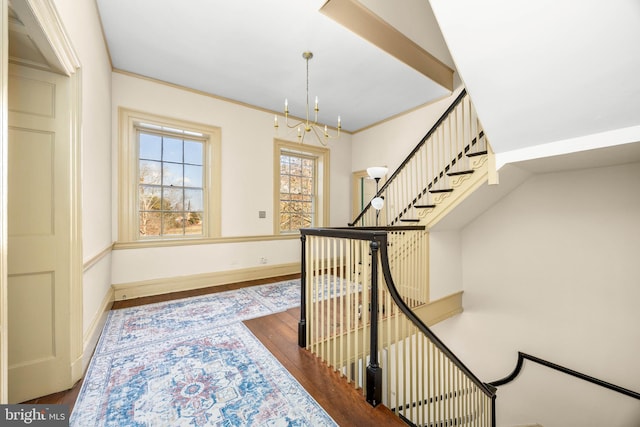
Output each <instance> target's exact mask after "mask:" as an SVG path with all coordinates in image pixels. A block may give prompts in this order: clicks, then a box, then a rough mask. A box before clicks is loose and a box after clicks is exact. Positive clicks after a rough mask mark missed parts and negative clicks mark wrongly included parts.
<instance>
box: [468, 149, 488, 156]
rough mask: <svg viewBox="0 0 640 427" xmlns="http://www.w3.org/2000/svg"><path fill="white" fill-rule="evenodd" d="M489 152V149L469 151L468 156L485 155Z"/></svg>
mask: <svg viewBox="0 0 640 427" xmlns="http://www.w3.org/2000/svg"><path fill="white" fill-rule="evenodd" d="M485 154H487V151H486V150H485V151H476V152H475V153H467V157H476V156H484V155H485Z"/></svg>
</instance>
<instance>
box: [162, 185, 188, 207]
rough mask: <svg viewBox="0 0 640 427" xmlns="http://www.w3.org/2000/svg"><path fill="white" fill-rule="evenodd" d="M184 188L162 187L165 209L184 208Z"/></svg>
mask: <svg viewBox="0 0 640 427" xmlns="http://www.w3.org/2000/svg"><path fill="white" fill-rule="evenodd" d="M183 193H184V190H183V189H182V188H181V187H179V188H176V187H162V204H163V209H164V210H171V211H182V210H184V199H183V197H184V195H183Z"/></svg>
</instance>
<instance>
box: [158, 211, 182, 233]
mask: <svg viewBox="0 0 640 427" xmlns="http://www.w3.org/2000/svg"><path fill="white" fill-rule="evenodd" d="M162 220H163V224H162V225H163V230H162V234H164V235H167V234H170V235H181V234H184V224H185V220H186V218H185V216H184V214H183V213H165V214H163V216H162Z"/></svg>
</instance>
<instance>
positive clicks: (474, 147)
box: [349, 89, 487, 227]
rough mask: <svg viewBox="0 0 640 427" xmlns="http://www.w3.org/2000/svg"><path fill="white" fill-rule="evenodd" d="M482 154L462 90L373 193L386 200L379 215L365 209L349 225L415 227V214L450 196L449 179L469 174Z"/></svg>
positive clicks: (478, 126) (479, 130)
mask: <svg viewBox="0 0 640 427" xmlns="http://www.w3.org/2000/svg"><path fill="white" fill-rule="evenodd" d="M486 151H487V143H486V138H485V136H484V131H483V130H482V126H481V124H480V122H479V120H478V117H477V115H476V111H475V109H474V108H473V104H471V100H470V98H469V96H467V92H466V90H465V89H463V90H462V91H461V92H460V94H459V95H458V96H457V97H456V99H455V100H454V101H453V103H452V104H451V105H450V106H449V108H448V109H447V110H446V111H445V112H444V114H443V115H442V116H441V117H440V118H439V119H438V121H436V123H435V124H434V125H433V127H432V128H431V129H430V130H429V132H427V134H426V135H425V136H424V137H423V138H422V140H420V142H419V143H418V145H416V147H415V148H414V149H413V150H412V151H411V153H409V155H408V156H407V158H406V159H405V160H404V161H403V162H402V163H401V164H400V166H399V167H398V168H397V169H396V170H395V171H394V172H393V174H392V175H391V176H390V177H389V178H388V179H387V180H386V182H385V183H384V184H383V185H382V187H381V188H380V189H379V191H378V192H377V194H376V197H382V198H384V200H385V203H384V207H383V208H382V211H380V212H377V211H376V210H375V209H374V208H373V207H372V206H371V203H369V204H367V206H365V208H364V209H363V210H362V212H360V214H359V215H358V216H357V217H356V218H355V219H354V220H353V222H351V223H350V224H349V225H351V226H360V227H368V226H374V225H377V222H376V217H378V220H379V223H380V224H382V225H396V224H399V223H400V222H402V221H415V220H416V216H417V215H416V210H417V209H425V208H432V207H435V205H436V204H437V203H439V201H440V199H441V198H442V197H444V196H446V193H448V192H450V191H451V187H450V185H449V182H448V181H449V179H450V178H451V177H454V176H456V175H461V174H467V173H470V171H471V167H470V165H469V162H470V158H471V157H473V156H474V155H477V154H484V153H486Z"/></svg>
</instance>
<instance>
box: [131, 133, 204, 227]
mask: <svg viewBox="0 0 640 427" xmlns="http://www.w3.org/2000/svg"><path fill="white" fill-rule="evenodd" d="M154 128H156V129H157V126H151V125H149V124H147V123H140V124H138V126H137V132H136V134H137V139H138V218H139V222H138V223H139V229H138V233H139V236H140V237H141V238H145V237H152V236H158V237H162V236H186V235H194V236H202V232H203V221H204V217H203V214H204V205H203V199H204V187H203V181H204V180H203V173H204V171H203V167H202V166H203V164H204V162H203V157H204V144H205V140H203V139H201V138H202V137H203V135H202V134H201V133H195V132H186V131H182V130H177V129H174V130H172V131H169V130H167V129H166V128H161V129H158V130H153V129H154ZM163 131H164V132H163ZM196 138H197V139H196Z"/></svg>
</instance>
